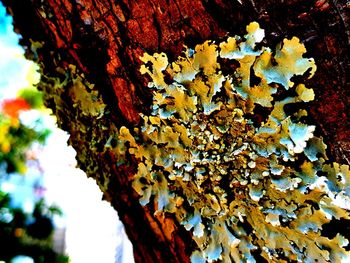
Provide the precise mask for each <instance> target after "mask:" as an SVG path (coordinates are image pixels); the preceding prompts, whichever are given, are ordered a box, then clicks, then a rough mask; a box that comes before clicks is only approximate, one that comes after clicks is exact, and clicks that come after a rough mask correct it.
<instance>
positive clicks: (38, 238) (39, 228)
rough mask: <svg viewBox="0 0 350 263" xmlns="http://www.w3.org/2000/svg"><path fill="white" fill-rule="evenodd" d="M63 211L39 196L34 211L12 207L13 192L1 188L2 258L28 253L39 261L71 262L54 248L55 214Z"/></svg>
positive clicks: (0, 228)
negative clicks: (30, 212)
mask: <svg viewBox="0 0 350 263" xmlns="http://www.w3.org/2000/svg"><path fill="white" fill-rule="evenodd" d="M55 214H61V211H60V209H59V208H58V207H56V206H47V205H46V204H45V201H44V200H43V199H41V200H39V201H38V202H37V203H36V205H35V209H34V211H33V213H32V214H27V213H25V212H24V211H23V210H21V209H18V208H13V207H11V197H10V195H9V194H7V193H4V192H1V191H0V246H1V249H0V260H4V261H5V262H9V261H10V260H11V259H12V258H13V257H15V256H16V255H27V256H29V257H31V258H33V259H34V261H35V262H36V263H37V262H53V263H54V262H56V263H63V262H68V258H67V257H65V256H64V255H60V254H57V253H55V252H54V251H53V249H52V245H53V243H52V242H53V240H52V234H53V230H54V227H53V222H52V217H53V216H54V215H55Z"/></svg>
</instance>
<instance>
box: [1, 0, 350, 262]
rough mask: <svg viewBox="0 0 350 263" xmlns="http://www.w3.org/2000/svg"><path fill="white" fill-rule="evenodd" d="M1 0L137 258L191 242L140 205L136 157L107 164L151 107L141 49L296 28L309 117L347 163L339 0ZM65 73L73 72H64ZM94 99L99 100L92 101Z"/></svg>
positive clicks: (164, 255)
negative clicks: (311, 67) (252, 29)
mask: <svg viewBox="0 0 350 263" xmlns="http://www.w3.org/2000/svg"><path fill="white" fill-rule="evenodd" d="M3 2H4V4H5V6H7V7H8V10H9V11H10V13H11V14H12V15H13V17H14V22H15V28H16V30H18V32H19V33H20V34H21V35H22V36H23V39H22V44H23V45H24V46H28V47H32V50H31V52H29V50H28V54H34V55H32V56H34V59H38V61H39V63H40V64H41V67H42V73H43V79H44V82H45V83H46V84H42V85H43V86H42V88H43V89H44V91H45V92H46V95H45V96H46V103H47V105H48V106H49V107H50V108H52V109H53V112H54V114H55V115H56V116H57V117H58V123H59V126H60V127H61V128H63V129H64V130H66V131H68V132H69V133H70V135H71V136H70V141H69V142H70V143H71V145H72V146H73V147H74V148H75V149H76V151H77V158H78V163H79V166H80V167H81V168H82V169H83V170H84V171H85V172H86V173H87V175H88V176H90V177H93V178H94V179H95V180H96V181H97V183H98V184H99V186H100V187H101V189H102V190H103V192H104V197H105V199H107V200H108V201H110V202H111V204H112V205H113V206H114V207H115V209H116V210H117V211H118V212H119V217H120V219H121V220H122V222H123V223H124V225H125V228H126V232H127V234H128V236H129V238H130V240H131V242H132V243H133V246H134V255H135V260H136V261H137V262H189V257H190V255H191V253H192V251H193V250H194V249H195V247H196V244H195V243H194V242H193V241H192V238H191V234H190V232H188V231H186V230H185V229H184V228H183V227H182V226H181V225H179V223H178V222H177V221H176V220H175V219H174V217H173V216H172V215H165V216H157V215H154V211H155V207H152V206H151V205H150V206H145V207H143V206H141V205H140V203H139V196H138V195H137V194H136V193H135V191H134V190H133V188H132V187H131V182H132V177H133V175H134V174H135V172H136V167H137V165H136V160H135V159H133V158H132V157H130V160H129V162H128V163H127V164H126V165H121V166H117V165H116V163H117V161H118V160H117V159H116V155H115V152H114V151H113V147H112V146H113V143H115V142H114V141H113V135H114V134H116V132H117V130H118V128H119V127H121V126H123V125H124V126H127V127H132V126H134V125H137V124H138V123H139V122H140V115H139V113H145V112H149V111H150V110H149V107H150V105H151V102H152V99H151V93H150V91H149V90H148V89H146V88H145V87H146V86H147V80H146V79H145V77H144V76H142V75H141V74H140V72H139V69H140V66H141V64H142V62H141V61H140V59H139V58H140V56H142V55H143V53H144V52H148V53H150V54H152V53H154V52H165V53H166V54H167V56H168V57H169V59H170V60H173V59H174V58H176V57H177V56H178V55H179V54H180V53H181V51H182V50H183V45H187V46H190V47H194V46H195V44H198V43H202V42H204V41H205V40H208V39H211V40H217V39H220V38H221V37H224V36H225V35H226V34H227V33H229V34H230V35H235V34H238V35H244V33H245V27H246V25H247V24H249V23H250V22H251V21H257V22H259V24H260V25H261V27H262V28H264V29H265V30H266V41H267V42H268V43H269V46H270V47H274V46H275V45H276V44H277V43H279V42H281V41H282V40H283V38H285V37H289V38H290V37H292V36H298V37H299V38H300V39H301V41H302V42H303V43H304V44H305V46H306V49H307V50H308V56H309V57H313V58H314V59H315V61H316V64H317V67H318V69H317V72H316V75H315V77H313V78H312V79H311V80H310V82H309V83H308V85H309V87H311V88H314V90H315V93H316V96H315V97H316V100H315V101H314V102H312V103H310V112H311V119H312V120H311V121H312V122H313V123H315V124H316V125H317V126H318V127H319V128H320V129H319V131H320V135H321V136H323V137H324V138H325V141H326V144H327V145H328V146H330V147H329V149H328V150H329V156H331V157H333V158H334V160H336V161H338V162H342V163H344V162H345V163H348V164H350V163H349V158H350V141H349V135H350V131H349V122H350V115H349V114H348V112H350V109H349V105H350V101H349V99H350V89H349V83H350V74H349V72H350V59H349V55H350V20H349V10H350V5H349V3H348V2H347V1H346V0H329V1H327V0H318V1H314V0H313V1H302V0H290V1H271V0H206V1H197V0H193V1H187V0H161V1H153V0H137V1H128V0H121V1H112V0H107V1H100V0H79V1H69V0H60V1H54V0H47V1H39V0H22V1H11V0H3ZM33 42H35V43H37V42H40V43H44V44H43V46H42V47H41V48H38V49H37V50H35V48H36V47H38V44H32V43H33ZM35 56H37V58H36V57H35ZM72 65H74V66H72ZM67 71H70V72H73V73H71V76H68V77H67V73H66V72H67ZM75 73H77V74H78V75H79V77H77V75H74V74H75ZM65 74H66V75H65ZM65 79H66V81H65ZM75 81H80V82H81V83H83V86H82V87H80V88H81V90H76V89H79V88H75V89H73V88H72V87H73V85H72V83H74V82H75ZM50 83H51V84H50ZM54 84H56V85H54ZM92 84H93V85H94V87H92ZM75 87H77V86H75ZM89 89H91V91H89V92H91V94H94V96H95V97H96V98H95V101H93V100H92V101H90V102H88V104H86V105H84V104H81V103H80V102H79V99H80V98H81V96H83V97H82V98H83V99H84V98H85V97H84V96H88V95H87V94H90V93H86V90H89ZM95 91H97V92H96V93H94V92H95ZM84 92H85V93H84ZM100 95H101V96H102V98H100V97H99V96H100ZM79 96H80V97H79ZM102 101H103V103H104V104H105V105H106V106H101V105H102V104H101V103H102ZM101 107H102V108H103V110H101ZM101 112H104V114H100V113H101ZM110 145H112V146H110ZM78 191H79V190H78V189H77V192H78Z"/></svg>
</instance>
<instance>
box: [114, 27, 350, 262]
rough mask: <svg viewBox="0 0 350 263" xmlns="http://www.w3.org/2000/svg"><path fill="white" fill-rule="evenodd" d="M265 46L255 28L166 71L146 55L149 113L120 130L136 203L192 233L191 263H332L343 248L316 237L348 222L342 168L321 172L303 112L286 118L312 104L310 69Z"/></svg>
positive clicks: (325, 165)
mask: <svg viewBox="0 0 350 263" xmlns="http://www.w3.org/2000/svg"><path fill="white" fill-rule="evenodd" d="M263 38H264V30H263V29H261V28H260V27H259V24H258V23H256V22H253V23H251V24H249V25H248V26H247V34H246V35H245V36H244V37H239V36H235V37H228V38H227V39H226V40H225V41H223V42H221V43H215V42H213V41H206V42H205V43H203V44H201V45H197V46H196V47H195V49H194V50H193V49H190V48H186V50H185V51H184V54H183V56H181V57H179V58H178V59H177V60H176V61H175V62H172V63H169V61H168V58H167V56H166V54H164V53H160V54H153V55H149V54H144V56H143V57H142V58H141V60H142V61H143V62H144V65H143V66H142V67H141V73H142V74H146V75H148V76H149V77H150V78H151V81H150V82H149V84H148V87H149V88H150V89H151V90H152V92H153V105H152V112H151V114H150V115H141V116H142V118H143V122H142V125H141V126H140V127H136V128H134V129H133V130H129V129H128V128H126V127H121V128H120V130H119V134H118V145H117V152H118V154H119V158H120V159H124V158H126V154H131V155H134V156H135V157H136V158H137V160H138V169H137V173H136V174H135V176H134V182H133V188H134V189H135V190H136V191H137V193H138V194H140V196H141V198H140V203H141V204H142V205H147V204H148V203H150V202H154V204H155V207H156V210H157V211H156V213H172V214H174V216H175V217H176V219H177V220H178V221H179V222H180V223H181V224H182V225H183V226H184V228H186V230H188V231H191V233H192V235H193V239H194V241H195V242H196V244H197V246H198V250H196V251H195V252H194V253H193V254H192V256H191V261H192V262H206V261H207V262H213V261H220V262H232V261H234V262H255V261H256V259H255V258H254V255H256V254H258V255H261V256H262V257H263V258H264V259H265V260H267V261H268V262H277V261H278V262H287V261H298V262H316V261H318V262H339V261H341V260H342V259H345V258H347V257H348V256H349V253H348V252H347V251H346V250H345V248H344V246H346V245H347V244H348V240H347V239H345V237H343V236H342V235H340V234H337V235H336V236H335V237H334V238H328V237H325V236H322V232H321V230H322V226H323V225H324V224H326V223H328V222H330V220H331V219H332V218H335V219H341V218H342V219H349V211H348V207H346V206H345V205H346V204H349V202H350V172H349V167H348V166H346V165H339V164H337V163H329V162H327V156H326V153H325V149H326V145H325V144H324V143H323V140H322V138H320V137H316V136H315V135H314V131H315V126H310V125H308V124H306V123H305V116H307V112H306V110H304V109H300V107H293V104H294V105H295V104H296V103H298V105H299V104H303V103H306V102H309V101H311V100H313V99H314V92H313V90H312V89H309V88H307V87H306V86H305V85H304V84H303V83H302V81H301V80H305V79H306V78H311V77H312V76H313V74H314V72H315V70H316V66H315V63H314V60H313V59H311V58H304V57H303V55H304V54H305V53H306V49H305V47H304V45H303V44H301V43H300V41H299V39H298V38H296V37H293V38H292V39H284V40H283V43H281V44H280V45H279V46H277V47H276V50H275V51H272V50H271V49H270V48H268V47H263V46H262V45H261V44H259V43H260V42H261V41H262V40H263ZM294 76H300V77H298V78H293V77H294ZM261 113H264V114H261ZM336 199H337V202H335V200H336Z"/></svg>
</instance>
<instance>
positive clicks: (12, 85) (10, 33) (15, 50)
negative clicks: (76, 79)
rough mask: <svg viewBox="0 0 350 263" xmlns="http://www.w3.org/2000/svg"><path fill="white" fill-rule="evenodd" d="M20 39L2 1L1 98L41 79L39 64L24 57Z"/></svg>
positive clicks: (0, 26) (0, 6)
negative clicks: (19, 42)
mask: <svg viewBox="0 0 350 263" xmlns="http://www.w3.org/2000/svg"><path fill="white" fill-rule="evenodd" d="M19 39H20V36H19V35H17V34H16V33H14V29H13V25H12V18H11V17H10V16H9V15H7V14H6V10H5V8H4V6H3V5H2V3H1V2H0V100H1V99H4V98H12V97H15V96H16V94H17V92H18V90H19V89H22V88H28V87H31V86H33V84H35V83H37V82H38V81H39V77H40V76H39V73H37V70H38V66H37V65H36V64H34V63H33V62H31V61H28V60H26V59H25V58H24V56H23V54H24V49H23V48H22V47H21V46H19V44H18V41H19Z"/></svg>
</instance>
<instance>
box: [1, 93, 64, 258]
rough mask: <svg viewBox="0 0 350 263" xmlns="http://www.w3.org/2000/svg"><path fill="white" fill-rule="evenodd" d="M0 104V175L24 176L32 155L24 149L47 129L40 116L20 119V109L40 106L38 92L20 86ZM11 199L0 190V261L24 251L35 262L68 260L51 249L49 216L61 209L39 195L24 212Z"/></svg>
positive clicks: (44, 135)
mask: <svg viewBox="0 0 350 263" xmlns="http://www.w3.org/2000/svg"><path fill="white" fill-rule="evenodd" d="M0 105H1V107H0V179H1V178H2V179H4V180H7V179H9V178H10V177H11V175H12V174H14V173H20V174H23V175H24V176H25V173H26V170H27V167H26V163H27V158H33V156H32V155H30V154H28V151H29V150H30V149H31V146H32V144H33V143H39V144H44V143H45V141H46V138H47V137H48V135H49V134H50V130H49V129H48V128H47V127H45V124H44V123H43V120H42V119H40V117H39V118H38V119H36V120H34V121H33V123H31V124H30V125H28V124H24V123H23V122H22V121H21V112H24V111H29V110H33V109H42V108H43V102H42V95H41V92H39V91H37V90H35V89H34V88H27V89H23V90H21V91H20V92H19V94H18V97H17V98H13V99H6V100H4V101H2V102H1V104H0ZM34 158H35V156H34ZM11 199H12V198H11V196H10V195H9V194H8V193H5V192H1V191H0V261H1V260H4V261H5V262H9V261H10V260H11V259H12V258H14V257H15V256H17V255H26V256H29V257H31V258H33V259H34V261H35V262H36V263H38V262H53V263H63V262H68V257H66V256H65V255H60V254H57V253H56V252H55V251H54V250H53V232H54V224H53V217H54V216H55V215H62V212H61V210H60V209H59V208H58V207H56V206H47V205H46V203H45V200H44V199H40V200H39V201H38V202H36V203H35V207H34V209H33V212H32V213H25V212H24V211H23V210H22V209H20V208H15V207H12V206H11Z"/></svg>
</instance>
